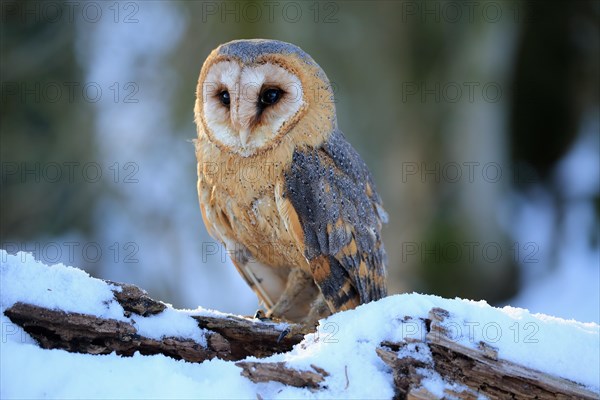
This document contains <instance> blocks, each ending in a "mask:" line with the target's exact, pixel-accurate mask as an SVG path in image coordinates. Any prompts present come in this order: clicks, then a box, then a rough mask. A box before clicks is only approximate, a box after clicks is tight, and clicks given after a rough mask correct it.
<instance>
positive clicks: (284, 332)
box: [277, 328, 291, 343]
mask: <svg viewBox="0 0 600 400" xmlns="http://www.w3.org/2000/svg"><path fill="white" fill-rule="evenodd" d="M290 332H291V329H290V328H285V329H284V330H283V331H281V333H280V334H279V337H278V338H277V343H279V342H281V341H282V340H283V339H284V338H285V337H286V336H287V335H289V333H290Z"/></svg>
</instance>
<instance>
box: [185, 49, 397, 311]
mask: <svg viewBox="0 0 600 400" xmlns="http://www.w3.org/2000/svg"><path fill="white" fill-rule="evenodd" d="M194 114H195V120H196V123H197V126H198V139H197V140H196V156H197V159H198V194H199V198H200V208H201V211H202V216H203V219H204V223H205V225H206V227H207V229H208V231H209V233H210V234H211V235H212V236H213V237H215V238H216V239H217V240H219V241H221V242H222V243H223V244H224V245H225V246H226V248H227V250H228V252H229V253H230V254H231V255H232V261H233V263H234V265H235V266H236V268H237V269H238V271H239V272H240V273H241V275H242V276H243V277H244V279H245V280H246V282H247V283H248V284H249V285H250V287H251V288H252V289H253V290H254V291H255V292H256V294H257V295H258V297H259V299H260V300H261V301H262V303H263V304H264V305H265V307H266V308H267V310H268V315H269V316H275V317H281V318H285V319H288V320H291V321H300V322H312V321H314V320H316V319H317V318H320V317H323V316H326V315H329V314H330V313H333V312H337V311H340V310H346V309H350V308H354V307H356V306H357V305H359V304H362V303H366V302H370V301H373V300H377V299H380V298H382V297H384V296H385V295H386V284H385V273H386V272H385V268H386V267H385V265H386V255H385V250H384V247H383V243H382V240H381V225H382V223H383V222H386V218H387V217H386V214H385V211H384V210H383V208H382V206H381V198H380V197H379V195H378V194H377V192H376V190H375V185H374V183H373V180H372V178H371V175H370V173H369V171H368V169H367V167H366V165H365V163H364V162H363V161H362V159H361V158H360V156H359V155H358V153H357V152H356V151H355V150H354V149H353V148H352V146H351V145H350V144H349V143H348V142H347V141H346V139H345V138H344V135H343V134H342V132H341V131H340V130H339V129H338V127H337V121H336V116H335V106H334V102H333V92H332V89H331V85H330V84H329V80H328V79H327V77H326V75H325V73H324V72H323V70H322V69H321V68H320V67H319V65H318V64H317V63H316V62H314V61H313V59H312V58H311V57H310V56H309V55H308V54H306V53H305V52H303V51H302V50H301V49H299V48H298V47H296V46H294V45H291V44H288V43H283V42H279V41H272V40H239V41H233V42H229V43H226V44H224V45H221V46H219V47H218V48H217V49H215V50H214V51H213V52H212V53H211V54H210V55H209V56H208V58H207V60H206V61H205V63H204V65H203V67H202V70H201V73H200V78H199V81H198V87H197V99H196V105H195V109H194Z"/></svg>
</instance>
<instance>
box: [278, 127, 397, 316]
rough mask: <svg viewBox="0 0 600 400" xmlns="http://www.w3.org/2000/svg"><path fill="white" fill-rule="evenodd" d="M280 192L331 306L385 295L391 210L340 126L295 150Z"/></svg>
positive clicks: (290, 222)
mask: <svg viewBox="0 0 600 400" xmlns="http://www.w3.org/2000/svg"><path fill="white" fill-rule="evenodd" d="M281 196H282V199H281V201H280V205H279V209H280V213H281V214H282V216H283V218H284V220H285V221H287V225H289V226H290V229H289V230H290V231H291V232H292V234H293V236H294V237H296V241H297V242H298V244H299V246H300V248H301V249H303V251H304V255H305V257H306V258H307V260H308V261H309V263H310V266H311V270H312V274H313V277H314V279H315V283H316V284H317V285H318V286H319V288H320V289H321V292H322V293H323V295H324V297H325V300H326V301H327V303H328V304H329V306H330V307H331V308H332V310H335V311H338V310H344V309H348V308H353V307H355V306H357V305H358V304H362V303H367V302H369V301H373V300H377V299H379V298H382V297H385V296H386V284H385V264H386V262H387V259H386V254H385V250H384V247H383V243H382V241H381V225H382V223H384V222H387V214H386V213H385V211H384V210H383V208H382V206H381V199H380V197H379V195H378V194H377V192H376V191H375V186H374V183H373V180H372V178H371V175H370V173H369V171H368V169H367V166H366V165H365V163H364V161H363V160H362V159H361V158H360V156H359V155H358V153H357V152H356V150H354V149H353V148H352V146H351V145H350V144H349V143H348V142H347V141H346V139H345V138H344V135H343V134H342V133H341V132H340V131H337V130H336V131H335V132H334V133H332V135H331V136H330V138H329V139H328V140H327V141H326V142H325V143H324V144H323V145H322V146H321V147H318V148H304V149H298V150H296V151H295V152H294V155H293V161H292V164H291V166H290V167H289V169H288V170H287V171H286V173H285V188H284V189H283V193H282V194H281ZM300 231H301V232H300Z"/></svg>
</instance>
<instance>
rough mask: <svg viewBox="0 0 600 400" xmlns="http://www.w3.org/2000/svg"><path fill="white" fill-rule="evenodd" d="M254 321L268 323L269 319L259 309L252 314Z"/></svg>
mask: <svg viewBox="0 0 600 400" xmlns="http://www.w3.org/2000/svg"><path fill="white" fill-rule="evenodd" d="M253 318H254V319H260V320H261V321H270V320H271V318H269V317H267V315H266V314H265V312H264V311H263V309H261V308H259V309H258V310H256V312H255V313H254V317H253Z"/></svg>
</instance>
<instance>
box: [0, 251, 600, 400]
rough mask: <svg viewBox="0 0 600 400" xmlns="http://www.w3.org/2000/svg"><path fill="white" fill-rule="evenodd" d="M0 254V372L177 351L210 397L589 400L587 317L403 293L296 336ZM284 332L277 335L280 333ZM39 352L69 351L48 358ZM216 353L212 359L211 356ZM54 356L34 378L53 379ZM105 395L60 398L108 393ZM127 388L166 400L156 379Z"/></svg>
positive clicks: (595, 356)
mask: <svg viewBox="0 0 600 400" xmlns="http://www.w3.org/2000/svg"><path fill="white" fill-rule="evenodd" d="M0 257H2V268H1V271H2V276H1V278H2V295H1V310H2V326H3V328H2V333H3V351H2V365H3V367H4V366H5V365H12V364H14V363H18V361H17V360H18V359H20V358H22V357H20V355H21V354H28V355H29V357H30V358H31V357H34V358H35V359H33V360H28V362H30V363H31V364H40V365H43V364H45V359H49V358H50V357H53V358H56V357H59V358H60V359H61V360H62V362H63V363H64V369H65V370H67V369H68V374H69V376H72V375H75V377H74V379H82V376H77V371H73V368H70V369H69V368H68V365H69V363H70V362H72V360H71V359H70V358H71V357H74V356H75V354H72V355H69V354H71V353H84V354H86V355H88V354H90V355H88V356H87V357H92V356H91V355H102V354H104V356H102V357H109V358H108V359H106V361H105V363H110V367H108V366H107V365H106V364H102V363H100V364H96V363H99V361H98V358H85V357H84V356H82V355H77V356H78V357H79V358H77V361H76V363H77V365H78V367H81V368H82V371H83V370H87V371H88V372H87V375H86V376H85V378H89V379H98V380H101V379H102V374H103V373H108V372H106V371H107V369H108V370H110V371H113V370H119V368H120V365H121V364H123V363H125V360H127V359H135V360H137V361H136V362H137V363H138V364H140V365H139V366H138V367H141V366H143V365H148V364H149V362H150V361H149V360H151V359H152V357H160V355H162V356H166V357H167V358H166V359H165V361H164V362H166V363H167V365H165V366H164V369H163V368H161V370H160V373H161V379H164V378H163V377H162V374H173V373H174V372H172V371H178V370H179V368H182V367H181V365H180V364H173V365H171V364H170V363H171V362H178V361H175V360H184V361H186V362H187V363H186V364H187V365H190V366H193V365H198V366H202V368H201V369H200V370H198V375H193V374H192V375H191V376H192V377H194V376H195V378H196V379H197V380H198V382H202V384H201V385H200V386H201V387H203V388H204V389H206V390H208V389H211V390H213V391H212V392H211V391H210V390H209V393H214V394H216V395H221V396H222V397H253V398H266V397H269V398H272V397H306V393H305V394H302V393H301V392H302V391H310V393H311V394H310V396H311V397H314V396H316V397H320V398H328V397H355V398H369V397H376V398H392V397H394V398H413V399H435V398H442V397H445V398H459V399H476V398H491V399H503V398H524V399H527V398H531V399H534V398H536V399H546V398H547V399H550V398H584V399H598V398H599V396H598V389H599V387H600V382H599V379H600V378H599V372H600V371H599V370H600V366H599V364H600V360H599V357H600V355H599V353H600V327H599V326H598V325H597V324H594V323H587V324H584V323H579V322H575V321H565V320H562V319H558V318H554V317H549V316H544V315H531V314H530V313H529V312H527V311H526V310H522V309H515V308H511V307H505V308H503V309H498V308H493V307H490V306H489V305H487V304H486V303H485V302H473V301H466V300H460V299H455V300H448V299H442V298H439V297H435V296H425V295H417V294H412V295H399V296H391V297H389V298H386V299H383V300H381V301H379V302H376V303H371V304H368V305H364V306H361V307H358V308H357V309H355V310H352V311H349V312H344V313H338V314H336V315H333V316H331V317H329V318H328V319H325V320H322V321H320V324H319V326H318V327H317V329H316V331H313V332H309V330H305V329H303V328H302V327H300V326H297V325H289V324H286V323H279V322H273V321H263V320H260V319H255V318H251V317H240V316H234V315H229V314H223V313H219V312H215V311H210V310H204V309H197V310H175V309H173V308H172V307H171V306H170V305H168V304H165V303H162V302H160V301H156V300H153V299H151V298H150V297H149V296H148V295H147V294H146V292H144V291H143V290H141V289H139V288H137V287H135V286H132V285H127V284H118V283H114V282H108V281H102V280H99V279H94V278H91V277H90V276H89V275H87V274H86V273H85V272H83V271H81V270H78V269H75V268H71V267H65V266H63V265H55V266H50V267H47V266H44V265H42V264H40V263H38V262H36V261H35V260H33V259H32V257H31V256H30V255H25V254H17V255H8V254H7V253H5V252H3V251H0ZM21 329H22V330H21ZM284 331H289V332H290V333H289V334H287V335H285V337H283V338H282V336H283V335H282V332H284ZM32 339H33V340H32ZM36 349H37V350H36ZM43 349H62V350H66V351H68V352H71V353H63V354H61V355H60V356H57V354H56V353H50V352H48V351H49V350H43ZM5 350H6V351H5ZM6 354H8V355H6ZM32 354H33V356H32ZM125 356H132V357H131V358H129V357H125ZM82 357H83V358H82ZM95 357H97V356H95ZM140 357H142V358H141V359H140ZM211 359H212V360H213V361H212V362H211V361H208V360H211ZM219 359H220V360H224V361H221V363H225V364H215V363H214V360H219ZM121 360H122V361H121ZM167 360H171V361H167ZM61 365H63V364H61V363H59V364H58V366H54V367H53V368H50V369H46V370H44V375H50V378H48V379H51V378H52V379H55V381H61V379H63V380H64V379H65V376H62V375H61V374H63V373H64V374H66V372H63V371H62V369H61V368H62V367H61ZM86 365H90V368H89V369H86V368H85V366H86ZM123 365H124V364H123ZM188 368H190V367H186V370H185V373H184V376H185V377H186V380H183V382H186V383H182V381H181V379H179V380H178V379H173V381H176V382H178V386H177V390H178V392H177V393H179V394H181V390H182V388H181V385H182V384H184V385H185V384H188V383H189V382H188V380H189V377H190V372H189V370H188ZM90 370H91V371H93V373H92V376H91V377H89V374H90V372H89V371H90ZM4 371H5V369H4V368H3V377H2V379H3V388H2V391H3V395H7V397H14V396H11V394H12V395H18V396H16V397H39V396H37V395H38V394H44V395H48V391H47V390H48V389H47V388H45V387H39V391H38V392H36V391H33V392H32V390H34V389H35V388H36V386H35V384H33V385H29V386H27V385H18V384H17V383H13V382H18V381H22V380H23V377H22V376H20V375H16V376H13V379H10V378H11V375H10V374H11V373H13V374H15V372H13V371H15V369H14V368H13V369H9V371H10V372H9V373H8V376H4ZM16 371H18V369H17V370H16ZM81 374H85V372H81ZM211 374H218V376H219V379H217V380H215V379H213V380H210V383H208V381H207V380H206V379H204V378H203V377H204V376H206V375H209V376H210V375H211ZM215 376H216V375H215ZM85 378H84V379H85ZM144 379H145V380H147V379H148V377H147V376H144ZM215 382H216V383H215ZM219 382H221V383H219ZM195 383H196V382H195ZM7 385H8V388H9V389H7ZM202 385H204V386H202ZM210 385H213V386H210ZM214 385H217V387H218V390H217V389H216V388H215V386H214ZM218 385H221V386H218ZM23 386H25V387H23ZM117 386H118V385H117ZM195 389H196V390H197V387H195ZM204 389H203V390H204ZM81 390H82V391H83V390H85V389H83V388H82V389H81ZM110 390H113V388H112V387H111V388H105V387H104V386H103V387H101V388H96V390H95V391H94V393H91V394H90V393H85V392H82V391H80V392H77V391H75V392H74V393H73V392H67V394H65V393H64V392H60V395H64V396H65V397H82V396H84V397H89V396H92V397H114V392H111V391H110ZM115 390H118V387H117V389H115ZM299 391H300V392H299ZM111 393H113V395H112V396H111ZM116 393H117V394H122V392H119V391H117V392H116ZM166 393H172V392H166ZM184 393H186V392H184ZM190 393H191V394H193V393H196V392H190ZM138 394H139V397H147V396H149V395H152V396H153V397H157V396H158V397H165V393H162V394H161V393H160V392H157V391H156V388H154V390H153V391H152V392H148V393H144V392H143V390H142V392H140V393H138ZM49 397H53V396H52V395H50V396H49ZM54 397H60V396H54ZM134 397H135V396H134ZM192 397H197V396H192Z"/></svg>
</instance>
